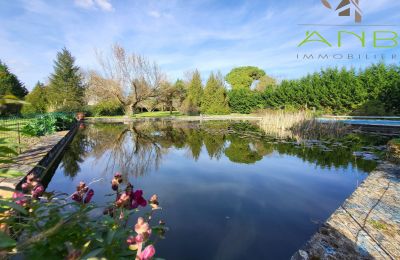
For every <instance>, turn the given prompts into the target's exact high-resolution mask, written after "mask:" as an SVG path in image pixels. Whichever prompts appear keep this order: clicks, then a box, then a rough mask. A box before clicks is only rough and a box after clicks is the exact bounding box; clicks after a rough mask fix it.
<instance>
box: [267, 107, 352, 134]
mask: <svg viewBox="0 0 400 260" xmlns="http://www.w3.org/2000/svg"><path fill="white" fill-rule="evenodd" d="M260 127H261V129H263V131H264V132H265V133H266V134H267V135H272V136H274V137H278V138H292V139H296V140H297V141H301V140H310V139H322V138H339V137H342V136H344V135H345V134H347V133H349V131H350V127H349V126H347V125H345V124H343V123H342V122H340V121H334V122H324V123H322V122H319V121H318V120H317V119H316V118H315V114H314V113H312V112H310V111H296V112H287V111H283V110H268V111H266V112H265V113H264V115H263V119H262V121H261V123H260Z"/></svg>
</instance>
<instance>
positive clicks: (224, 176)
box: [47, 121, 376, 259]
mask: <svg viewBox="0 0 400 260" xmlns="http://www.w3.org/2000/svg"><path fill="white" fill-rule="evenodd" d="M260 135H261V132H260V130H259V129H258V128H257V126H255V125H253V124H250V123H237V122H236V123H232V122H231V123H226V122H208V123H206V122H205V123H201V124H199V123H195V122H193V123H187V122H173V123H172V122H168V121H163V122H143V123H135V124H131V125H124V124H96V125H87V126H86V127H85V129H81V130H80V132H79V133H78V134H77V136H76V137H75V139H74V141H73V142H72V143H71V145H70V147H69V149H68V150H67V151H66V153H65V154H64V157H63V159H62V161H61V163H60V164H59V166H58V168H57V169H56V170H55V174H54V176H53V178H52V180H51V182H50V183H49V186H48V188H47V190H48V191H51V190H58V191H63V192H68V193H72V192H73V191H74V190H75V186H76V185H77V184H78V183H79V181H85V182H86V183H89V182H91V181H93V180H94V179H99V178H103V181H100V182H97V183H94V184H93V185H92V188H93V189H94V190H95V192H96V193H95V196H94V200H95V201H96V202H98V203H104V204H105V203H106V202H107V201H112V197H106V196H104V195H106V194H110V193H111V192H112V191H111V185H110V182H111V179H112V177H113V174H114V173H115V172H116V171H120V172H121V173H122V174H123V176H124V178H125V181H126V180H128V179H129V181H130V182H131V183H133V185H134V187H135V189H143V190H144V195H145V197H146V198H149V197H150V196H151V195H152V194H153V193H157V194H158V195H159V197H160V204H161V206H162V207H163V210H162V211H161V212H158V214H161V215H162V219H163V220H164V221H165V222H166V223H167V226H169V227H170V231H169V232H168V233H167V239H166V240H162V241H159V242H158V243H157V245H156V247H157V255H158V256H159V257H162V258H166V259H267V258H268V259H288V258H290V256H291V255H292V253H293V252H294V251H295V250H296V249H298V248H299V247H300V246H302V245H303V244H304V243H305V242H306V241H307V240H308V239H309V238H310V236H311V235H312V234H313V233H314V232H315V231H316V230H317V229H318V226H319V224H320V223H321V222H324V221H325V220H326V219H327V218H328V217H329V215H330V214H331V213H332V212H333V211H334V210H335V209H336V208H337V207H339V206H340V205H341V204H342V202H343V201H344V200H345V199H346V197H348V196H349V195H350V194H351V193H352V192H353V191H354V189H355V188H356V187H357V185H358V184H359V183H360V182H361V181H362V180H363V179H364V178H365V177H366V173H367V172H369V171H371V170H372V169H373V168H374V167H375V165H376V163H375V162H373V161H366V160H360V159H356V158H355V157H354V156H352V152H353V151H354V150H357V149H359V148H360V147H361V146H363V145H365V143H363V140H364V139H362V138H360V137H358V136H356V137H354V136H352V137H351V138H350V139H351V140H357V142H356V143H354V142H349V141H348V140H350V139H343V140H342V141H343V145H339V146H338V145H337V144H336V145H335V146H330V145H329V143H325V144H324V145H325V146H322V147H321V145H319V144H316V145H308V146H304V145H296V144H293V142H290V141H287V140H286V141H279V142H278V141H277V140H275V139H273V138H270V137H266V136H264V137H262V138H259V137H260ZM357 138H358V139H357ZM346 140H347V141H346ZM360 140H361V141H360ZM335 141H337V140H335ZM327 147H328V149H327ZM330 149H331V150H330Z"/></svg>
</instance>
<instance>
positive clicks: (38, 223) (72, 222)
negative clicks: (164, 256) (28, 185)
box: [0, 194, 166, 259]
mask: <svg viewBox="0 0 400 260" xmlns="http://www.w3.org/2000/svg"><path fill="white" fill-rule="evenodd" d="M22 201H23V202H22ZM17 203H19V204H22V205H19V204H17ZM0 204H1V206H2V207H1V208H0V214H1V215H2V224H3V227H9V228H8V229H7V230H8V232H7V233H5V232H0V240H1V243H0V250H2V253H3V256H5V255H6V254H7V255H9V256H11V255H15V253H16V252H18V256H19V257H21V258H24V259H25V258H26V259H94V258H96V257H104V258H101V259H134V258H135V255H136V254H137V249H136V248H134V247H130V246H129V245H128V244H127V242H126V241H127V238H128V237H130V236H132V237H135V236H136V235H137V234H136V232H135V231H134V229H133V228H131V227H127V222H128V217H130V216H132V215H133V214H137V213H136V212H135V210H128V209H116V210H115V213H114V214H113V217H112V216H110V215H108V214H105V215H103V214H102V213H100V215H99V214H98V212H99V211H100V212H101V211H102V208H100V207H98V206H96V205H95V204H94V203H91V204H80V203H77V202H71V201H70V199H68V197H66V196H65V195H53V194H46V196H45V197H44V198H42V199H41V200H33V199H29V198H27V197H25V198H22V199H21V200H19V201H18V200H17V201H15V202H13V201H11V200H6V199H0ZM27 209H29V213H28V211H27ZM96 211H97V213H96ZM96 214H97V215H96ZM148 214H149V215H150V214H151V212H150V213H148ZM94 215H96V216H95V217H94ZM120 216H121V217H120ZM146 219H147V218H146ZM150 230H151V233H152V236H155V237H156V238H163V235H164V233H165V231H166V227H164V226H163V225H153V226H150ZM149 244H152V241H151V240H150V239H149V240H148V238H147V237H146V238H145V239H144V242H143V248H144V247H145V246H146V245H149ZM96 259H97V258H96Z"/></svg>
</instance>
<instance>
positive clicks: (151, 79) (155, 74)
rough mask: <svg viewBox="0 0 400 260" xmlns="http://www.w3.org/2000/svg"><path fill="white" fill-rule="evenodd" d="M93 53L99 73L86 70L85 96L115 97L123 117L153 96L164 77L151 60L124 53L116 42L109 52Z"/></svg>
mask: <svg viewBox="0 0 400 260" xmlns="http://www.w3.org/2000/svg"><path fill="white" fill-rule="evenodd" d="M96 55H97V58H98V61H99V63H100V66H101V68H102V72H101V73H100V72H97V71H91V72H90V80H89V88H88V93H89V95H94V96H96V97H97V99H99V100H111V99H113V100H118V101H119V102H120V103H121V105H122V106H123V107H124V110H125V115H126V116H131V115H132V113H133V111H134V110H135V108H136V107H137V105H138V104H139V103H140V102H143V101H145V100H147V99H149V98H152V97H156V96H157V94H158V90H159V88H160V86H161V83H162V82H163V81H164V78H165V76H164V74H163V73H161V71H160V69H159V67H158V65H157V64H156V63H155V62H151V61H149V60H148V59H147V58H145V57H144V56H141V55H137V54H134V53H132V54H127V53H126V51H125V49H124V48H123V47H121V46H119V45H118V44H115V45H114V46H113V47H112V53H111V55H109V56H104V55H103V54H101V53H96Z"/></svg>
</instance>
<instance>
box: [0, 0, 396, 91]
mask: <svg viewBox="0 0 400 260" xmlns="http://www.w3.org/2000/svg"><path fill="white" fill-rule="evenodd" d="M339 1H340V0H330V3H331V4H332V6H335V5H337V4H338V2H339ZM360 6H361V8H362V10H363V23H362V24H363V25H366V24H396V23H397V24H400V22H399V21H400V1H397V0H368V1H367V0H361V3H360ZM304 23H312V24H315V23H318V24H321V23H323V24H348V25H354V18H352V17H350V18H348V17H338V16H337V13H335V12H334V11H332V10H329V9H327V8H325V7H324V6H323V5H322V4H321V2H320V0H301V1H299V0H287V1H286V0H285V1H271V0H262V1H261V0H260V1H258V0H248V1H245V0H243V1H239V0H224V1H211V0H209V1H207V0H206V1H200V0H198V1H190V0H182V1H178V0H147V1H145V0H48V1H46V0H13V1H8V0H0V24H1V27H0V59H1V60H2V61H4V62H6V63H7V64H8V65H9V67H10V68H11V70H12V71H13V72H14V73H15V74H17V75H18V77H19V78H20V79H21V80H22V81H23V82H24V83H25V84H26V86H27V87H28V89H31V88H32V86H33V85H34V84H35V82H36V81H38V80H40V81H43V82H46V81H47V78H48V75H49V74H50V73H51V72H52V70H53V60H54V58H55V56H56V53H57V51H59V50H60V49H61V48H63V47H64V46H65V47H67V48H68V49H69V50H70V51H71V52H72V54H73V55H74V56H75V57H76V61H77V64H78V65H79V66H80V67H81V68H82V69H84V70H88V69H98V65H97V61H96V55H95V50H100V51H104V52H106V51H108V50H109V49H110V47H111V45H112V44H113V43H115V42H118V43H119V44H121V45H123V46H124V47H125V48H126V49H128V50H129V51H132V52H136V53H140V54H144V55H146V56H148V57H149V58H150V59H152V60H155V61H157V63H158V64H159V65H160V66H161V68H162V69H163V71H165V72H166V73H167V75H168V78H169V79H170V80H175V79H176V78H184V75H185V72H187V71H190V70H193V69H195V68H198V69H199V70H200V71H201V73H202V75H203V78H206V77H207V76H208V74H209V73H210V72H211V71H217V70H220V71H221V72H222V73H227V72H229V70H230V69H232V68H233V67H236V66H242V65H254V66H259V67H261V68H263V69H264V70H265V71H266V72H267V73H268V74H270V75H272V76H274V77H276V78H278V79H280V80H282V79H286V78H296V77H300V76H301V75H305V74H307V73H310V72H314V71H316V70H319V69H320V68H321V67H327V66H339V67H341V66H347V67H350V66H353V67H356V68H359V67H364V66H366V65H368V64H370V63H373V62H377V60H374V59H368V60H366V59H362V60H334V59H330V60H325V61H321V60H319V61H318V60H312V61H311V60H301V59H297V58H296V56H297V53H300V54H303V53H323V54H325V53H326V54H335V53H340V54H348V53H351V54H365V53H368V54H372V53H379V54H380V53H385V54H387V55H391V54H392V53H393V54H396V53H397V56H398V58H397V59H396V60H392V59H388V60H387V61H386V62H387V63H393V62H396V63H399V61H400V51H399V48H395V49H389V50H384V51H381V50H376V49H374V48H372V47H371V44H372V43H371V40H372V38H371V37H372V31H373V30H381V29H385V30H386V29H387V30H392V31H397V32H398V33H399V34H400V27H383V28H382V27H374V28H372V27H348V28H346V29H347V30H352V31H354V32H361V31H365V32H366V34H367V39H368V40H367V42H368V43H367V45H368V47H367V48H363V49H362V48H360V47H359V45H360V44H359V43H358V42H357V41H356V40H351V37H348V41H347V42H346V45H345V46H343V47H342V48H340V49H339V48H338V47H337V46H334V47H332V48H328V47H326V46H324V45H323V44H321V43H314V44H310V45H308V47H302V48H298V47H297V45H298V44H299V43H300V42H301V41H302V40H303V39H304V38H305V32H306V31H307V30H310V31H314V30H318V31H319V32H320V33H321V34H323V36H324V37H326V38H329V39H330V40H331V41H332V43H335V39H336V38H335V37H336V34H337V31H338V30H340V29H343V28H339V27H316V26H309V27H305V26H299V24H304Z"/></svg>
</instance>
